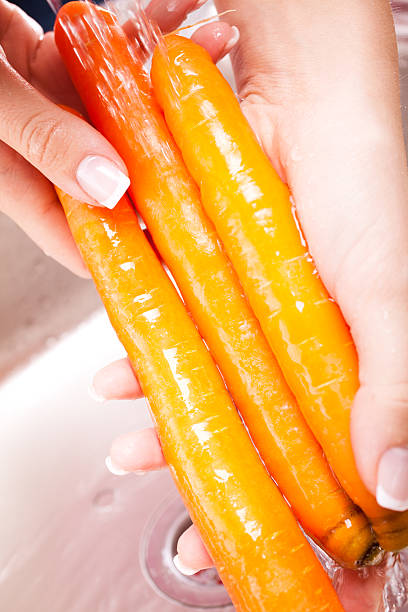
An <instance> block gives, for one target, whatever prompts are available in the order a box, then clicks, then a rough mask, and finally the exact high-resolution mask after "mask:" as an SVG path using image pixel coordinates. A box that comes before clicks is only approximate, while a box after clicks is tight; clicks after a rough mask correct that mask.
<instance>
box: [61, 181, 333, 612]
mask: <svg viewBox="0 0 408 612" xmlns="http://www.w3.org/2000/svg"><path fill="white" fill-rule="evenodd" d="M57 193H58V196H59V198H60V200H61V202H62V205H63V207H64V210H65V213H66V216H67V219H68V222H69V226H70V228H71V231H72V234H73V236H74V239H75V241H76V243H77V245H78V247H79V249H80V251H81V253H82V256H83V258H84V260H85V262H86V263H87V265H88V268H89V270H90V271H91V273H92V276H93V278H94V281H95V283H96V286H97V288H98V291H99V293H100V296H101V298H102V301H103V303H104V305H105V308H106V310H107V312H108V315H109V318H110V320H111V322H112V325H113V327H114V329H115V330H116V332H117V334H118V336H119V338H120V340H121V342H122V343H123V345H124V347H125V349H126V351H127V353H128V355H129V358H130V360H131V363H132V365H133V367H134V369H135V371H136V372H137V375H138V378H139V381H140V383H141V386H142V389H143V391H144V393H145V395H146V397H147V398H148V400H149V403H150V407H151V410H152V413H153V416H154V418H155V421H156V425H157V429H158V433H159V437H160V440H161V444H162V448H163V452H164V455H165V458H166V460H167V462H168V464H169V466H170V470H171V473H172V476H173V477H174V479H175V481H176V483H177V486H178V488H179V490H180V492H181V494H182V496H183V498H184V501H185V503H186V505H187V507H188V509H189V511H190V514H191V516H192V518H193V520H194V521H195V523H196V524H197V526H198V528H199V530H200V533H201V535H202V537H203V539H204V542H205V544H206V546H207V548H208V550H209V552H210V554H211V556H212V558H213V559H214V561H215V563H216V566H217V568H218V571H219V572H220V575H221V578H222V580H223V581H224V584H225V585H226V587H227V589H228V591H229V594H230V596H231V598H232V600H233V602H234V603H235V605H236V608H237V610H240V611H247V612H256V611H262V612H267V611H268V612H271V611H272V610H277V611H278V610H279V611H281V610H292V611H296V610H298V611H299V612H300V611H304V610H307V611H312V610H313V611H315V610H316V611H323V610H330V611H331V610H339V611H340V610H343V608H342V606H341V605H340V603H339V602H338V599H337V596H336V594H335V592H334V590H333V588H332V586H331V584H330V581H329V579H328V577H327V576H326V574H325V572H324V571H323V569H322V567H321V566H320V564H319V562H318V560H317V558H316V557H315V555H314V553H313V551H312V550H311V548H310V547H309V545H308V543H307V542H306V540H305V538H304V536H303V534H302V533H301V531H300V529H299V527H298V526H297V524H296V521H295V518H294V517H293V515H292V513H291V511H290V509H289V507H288V506H287V504H286V503H285V501H284V500H283V498H282V496H281V495H280V493H279V491H278V489H277V488H276V486H275V485H274V484H273V482H272V481H271V479H270V478H269V476H268V474H267V472H266V470H265V469H264V467H263V466H262V464H261V462H260V460H259V457H258V455H257V453H256V451H255V448H254V447H253V445H252V443H251V441H250V438H249V436H248V435H247V433H246V431H245V429H244V426H243V425H242V423H241V421H240V419H239V416H238V414H237V412H236V409H235V407H234V405H233V404H232V401H231V399H230V396H229V394H228V392H227V390H226V389H225V386H224V384H223V382H222V379H221V377H220V375H219V373H218V371H217V368H216V366H215V364H214V362H213V361H212V359H211V357H210V354H209V352H208V350H207V349H206V348H205V346H204V344H203V342H202V340H201V338H200V336H199V333H198V331H197V329H196V327H195V326H194V324H193V322H192V321H191V319H190V317H189V316H188V314H187V312H186V310H185V308H184V306H183V304H182V302H181V300H180V298H179V297H178V295H177V293H176V290H175V289H174V287H173V286H172V284H171V282H170V280H169V279H168V277H167V275H166V273H165V272H164V270H163V268H162V266H161V264H160V262H159V261H158V259H157V257H156V255H155V253H154V252H153V250H152V247H151V246H150V244H149V242H148V241H147V239H146V237H145V236H144V234H143V232H142V230H141V229H140V226H139V223H138V220H137V217H136V214H135V212H134V210H133V208H132V206H131V204H130V203H129V201H128V200H127V198H126V197H124V198H123V199H122V200H121V202H120V203H119V204H118V205H117V206H116V208H115V210H113V211H109V210H107V209H101V208H96V207H92V206H88V205H86V204H82V203H80V202H78V201H76V200H74V199H73V198H71V197H70V196H68V195H66V194H64V193H62V192H61V191H60V190H57Z"/></svg>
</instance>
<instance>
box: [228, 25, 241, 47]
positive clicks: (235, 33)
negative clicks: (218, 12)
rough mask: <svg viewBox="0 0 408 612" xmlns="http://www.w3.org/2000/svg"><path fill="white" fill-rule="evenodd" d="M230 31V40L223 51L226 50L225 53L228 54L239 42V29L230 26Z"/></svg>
mask: <svg viewBox="0 0 408 612" xmlns="http://www.w3.org/2000/svg"><path fill="white" fill-rule="evenodd" d="M231 29H232V31H233V35H232V36H231V38H230V39H229V41H228V43H227V45H226V48H225V50H226V51H227V52H228V51H231V49H232V48H233V47H235V45H236V44H237V42H238V41H239V37H240V31H239V29H238V28H237V26H232V28H231Z"/></svg>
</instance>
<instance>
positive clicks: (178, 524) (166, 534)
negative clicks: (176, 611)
mask: <svg viewBox="0 0 408 612" xmlns="http://www.w3.org/2000/svg"><path fill="white" fill-rule="evenodd" d="M190 525H191V520H190V517H189V516H188V513H187V511H186V509H185V507H184V505H183V502H182V501H181V499H180V498H179V497H174V496H172V498H171V499H168V500H165V501H163V503H162V504H160V507H159V508H158V510H157V512H156V513H154V514H153V516H152V518H151V519H150V521H149V523H148V525H147V527H146V529H145V532H144V534H143V538H142V541H141V550H140V553H141V565H142V568H143V570H144V573H145V576H146V578H147V580H148V581H149V582H150V584H151V585H152V586H153V588H154V589H155V590H156V591H158V592H159V594H161V595H164V596H165V597H166V598H168V599H170V600H171V601H173V602H176V603H180V604H182V605H184V606H189V607H192V608H201V609H214V608H223V607H227V606H231V607H232V604H231V600H230V598H229V596H228V594H227V592H226V590H225V589H224V587H223V585H222V583H221V581H220V579H219V577H218V574H217V572H216V570H215V569H207V570H203V571H201V572H199V573H198V574H195V575H194V576H184V575H183V574H181V573H180V572H179V571H178V570H177V568H176V567H175V565H174V563H173V558H174V556H175V555H176V553H177V540H178V538H179V536H180V535H181V534H182V533H183V531H185V530H186V529H187V528H188V527H189V526H190ZM231 609H232V608H231Z"/></svg>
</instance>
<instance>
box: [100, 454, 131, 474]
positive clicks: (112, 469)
mask: <svg viewBox="0 0 408 612" xmlns="http://www.w3.org/2000/svg"><path fill="white" fill-rule="evenodd" d="M105 465H106V467H107V468H108V470H109V471H110V472H111V474H114V475H115V476H125V474H130V472H128V471H127V470H122V468H120V467H118V466H117V465H115V464H114V463H113V462H112V458H111V456H110V455H108V456H107V457H106V459H105Z"/></svg>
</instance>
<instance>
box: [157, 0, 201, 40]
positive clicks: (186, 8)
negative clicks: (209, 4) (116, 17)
mask: <svg viewBox="0 0 408 612" xmlns="http://www.w3.org/2000/svg"><path fill="white" fill-rule="evenodd" d="M206 1H207V0H152V1H151V2H150V3H149V5H148V6H147V8H146V14H147V16H148V17H149V19H152V20H153V21H155V22H156V23H157V25H158V26H159V28H160V29H161V31H162V32H164V33H165V32H171V31H172V30H175V29H176V28H177V27H178V26H179V25H180V24H181V23H182V22H183V21H184V19H185V18H186V17H187V15H188V14H189V13H191V12H192V11H195V10H196V9H198V8H200V6H203V4H205V2H206Z"/></svg>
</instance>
